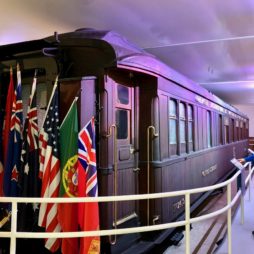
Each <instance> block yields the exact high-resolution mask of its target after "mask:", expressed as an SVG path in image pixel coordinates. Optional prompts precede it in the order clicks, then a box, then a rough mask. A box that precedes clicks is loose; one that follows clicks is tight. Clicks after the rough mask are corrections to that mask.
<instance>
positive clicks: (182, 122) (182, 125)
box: [179, 102, 186, 153]
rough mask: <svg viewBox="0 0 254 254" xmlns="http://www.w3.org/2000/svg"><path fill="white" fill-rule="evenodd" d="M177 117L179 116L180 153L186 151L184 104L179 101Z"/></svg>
mask: <svg viewBox="0 0 254 254" xmlns="http://www.w3.org/2000/svg"><path fill="white" fill-rule="evenodd" d="M179 117H180V144H181V148H180V149H181V150H180V151H181V153H185V152H186V106H185V104H184V103H182V102H180V105H179Z"/></svg>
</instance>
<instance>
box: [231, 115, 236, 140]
mask: <svg viewBox="0 0 254 254" xmlns="http://www.w3.org/2000/svg"><path fill="white" fill-rule="evenodd" d="M234 141H235V120H234V119H231V142H234Z"/></svg>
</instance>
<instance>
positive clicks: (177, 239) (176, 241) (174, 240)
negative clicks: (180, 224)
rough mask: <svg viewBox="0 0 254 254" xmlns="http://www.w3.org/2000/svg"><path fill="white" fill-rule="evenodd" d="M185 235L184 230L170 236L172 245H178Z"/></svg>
mask: <svg viewBox="0 0 254 254" xmlns="http://www.w3.org/2000/svg"><path fill="white" fill-rule="evenodd" d="M183 237H184V235H183V232H176V233H175V234H174V235H173V236H172V237H171V238H170V243H171V244H172V245H175V246H177V245H178V244H179V242H181V240H182V239H183Z"/></svg>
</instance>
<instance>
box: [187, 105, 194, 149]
mask: <svg viewBox="0 0 254 254" xmlns="http://www.w3.org/2000/svg"><path fill="white" fill-rule="evenodd" d="M193 126H194V121H193V106H192V105H188V142H189V151H193V130H194V127H193Z"/></svg>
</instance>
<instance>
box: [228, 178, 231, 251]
mask: <svg viewBox="0 0 254 254" xmlns="http://www.w3.org/2000/svg"><path fill="white" fill-rule="evenodd" d="M230 203H231V183H229V184H228V185H227V205H229V204H230ZM227 223H228V254H232V227H231V207H230V208H229V209H228V213H227Z"/></svg>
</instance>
